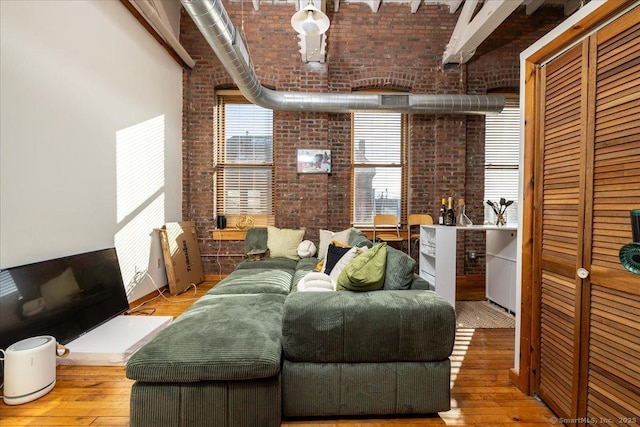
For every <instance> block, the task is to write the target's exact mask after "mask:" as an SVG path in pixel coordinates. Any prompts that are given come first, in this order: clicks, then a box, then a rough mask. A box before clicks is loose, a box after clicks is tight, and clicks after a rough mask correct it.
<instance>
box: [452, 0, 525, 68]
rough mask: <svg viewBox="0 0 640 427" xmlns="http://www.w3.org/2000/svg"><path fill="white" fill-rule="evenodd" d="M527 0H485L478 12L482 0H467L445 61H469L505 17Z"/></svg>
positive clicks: (459, 62) (460, 62)
mask: <svg viewBox="0 0 640 427" xmlns="http://www.w3.org/2000/svg"><path fill="white" fill-rule="evenodd" d="M522 2H523V0H485V2H484V4H483V5H482V8H481V9H480V10H479V11H478V13H477V14H476V15H475V16H474V15H473V13H474V11H475V9H476V6H477V4H478V0H467V1H466V2H465V3H464V6H463V8H462V12H460V16H459V17H458V22H457V23H456V26H455V28H454V30H453V34H452V35H451V39H450V40H449V44H447V48H446V49H445V51H444V54H443V56H442V65H443V66H444V65H446V64H450V63H458V64H462V63H465V62H467V61H468V60H469V59H471V57H472V56H473V55H474V53H475V52H476V49H477V48H478V46H480V44H481V43H482V42H483V41H484V40H485V39H486V38H487V37H489V35H490V34H491V33H492V32H493V31H494V30H495V29H496V28H498V26H499V25H500V24H501V23H502V22H503V21H504V20H505V19H507V17H508V16H509V15H511V13H513V11H515V10H516V9H517V8H518V6H520V5H521V4H522Z"/></svg>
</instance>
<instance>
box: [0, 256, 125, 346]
mask: <svg viewBox="0 0 640 427" xmlns="http://www.w3.org/2000/svg"><path fill="white" fill-rule="evenodd" d="M128 309H129V303H128V301H127V296H126V292H125V289H124V284H123V282H122V275H121V273H120V265H119V264H118V256H117V254H116V250H115V248H109V249H102V250H98V251H94V252H87V253H83V254H79V255H72V256H67V257H64V258H57V259H52V260H48V261H42V262H38V263H34V264H28V265H22V266H19V267H12V268H8V269H5V270H0V348H2V349H6V348H7V347H8V346H10V345H11V344H13V343H15V342H17V341H20V340H22V339H25V338H29V337H33V336H37V335H51V336H53V337H54V338H56V340H57V341H58V342H60V343H62V344H66V343H68V342H70V341H73V340H74V339H75V338H77V337H79V336H80V335H82V334H84V333H86V332H87V331H89V330H91V329H93V328H95V327H97V326H99V325H101V324H102V323H104V322H106V321H107V320H109V319H111V318H113V317H115V316H117V315H119V314H121V313H123V312H125V311H126V310H128Z"/></svg>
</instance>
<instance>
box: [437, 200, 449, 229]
mask: <svg viewBox="0 0 640 427" xmlns="http://www.w3.org/2000/svg"><path fill="white" fill-rule="evenodd" d="M446 215H447V199H445V198H444V197H443V198H442V204H441V205H440V215H439V216H438V224H440V225H444V217H445V216H446Z"/></svg>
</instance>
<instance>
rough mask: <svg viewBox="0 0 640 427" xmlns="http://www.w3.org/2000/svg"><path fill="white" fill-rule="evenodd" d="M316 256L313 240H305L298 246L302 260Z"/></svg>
mask: <svg viewBox="0 0 640 427" xmlns="http://www.w3.org/2000/svg"><path fill="white" fill-rule="evenodd" d="M315 254H316V245H314V244H313V242H312V241H311V240H303V241H302V242H300V244H299V245H298V256H299V257H300V258H310V257H312V256H314V255H315Z"/></svg>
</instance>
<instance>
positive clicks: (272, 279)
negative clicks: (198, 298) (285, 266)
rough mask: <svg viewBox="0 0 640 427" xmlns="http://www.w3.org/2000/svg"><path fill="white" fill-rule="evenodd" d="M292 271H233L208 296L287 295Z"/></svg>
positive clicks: (256, 269) (255, 269)
mask: <svg viewBox="0 0 640 427" xmlns="http://www.w3.org/2000/svg"><path fill="white" fill-rule="evenodd" d="M292 277H293V270H272V269H258V268H252V269H242V270H234V271H233V272H232V273H231V274H229V275H228V276H227V277H225V278H224V279H222V280H221V281H220V282H219V283H218V284H217V285H216V286H214V287H213V288H211V289H210V290H209V292H207V293H208V294H210V295H218V294H259V293H272V294H280V295H288V294H289V292H291V278H292Z"/></svg>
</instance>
